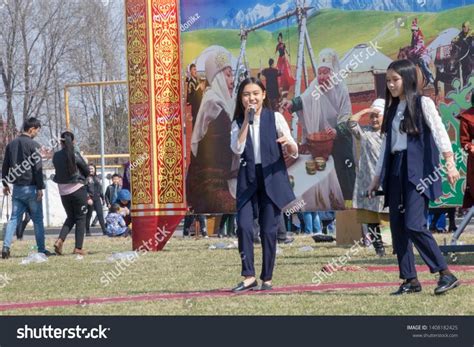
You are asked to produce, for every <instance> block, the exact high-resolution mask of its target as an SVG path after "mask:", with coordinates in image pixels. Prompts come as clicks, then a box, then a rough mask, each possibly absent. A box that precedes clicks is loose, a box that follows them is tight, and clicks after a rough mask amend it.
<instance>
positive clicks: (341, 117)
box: [283, 48, 355, 200]
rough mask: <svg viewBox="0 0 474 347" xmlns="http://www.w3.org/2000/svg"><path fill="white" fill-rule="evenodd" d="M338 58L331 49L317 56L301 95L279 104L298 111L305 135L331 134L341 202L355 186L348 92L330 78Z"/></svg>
mask: <svg viewBox="0 0 474 347" xmlns="http://www.w3.org/2000/svg"><path fill="white" fill-rule="evenodd" d="M339 71H340V66H339V58H338V57H337V53H336V52H335V51H334V50H333V49H331V48H325V49H323V50H322V51H321V52H320V54H319V65H318V75H317V78H315V79H314V80H313V81H312V82H311V84H310V85H309V87H308V88H307V89H306V90H305V91H304V93H303V94H301V96H298V97H296V98H294V99H293V100H292V101H286V102H284V103H283V107H285V108H287V109H288V111H289V112H298V116H299V117H300V119H301V120H302V123H303V124H302V125H303V142H305V141H306V135H307V134H310V133H314V132H320V131H324V130H326V131H327V132H330V133H335V134H337V135H336V139H335V141H334V147H333V150H332V156H333V158H334V165H335V168H336V173H337V178H338V181H339V184H340V186H341V190H342V194H343V196H344V200H351V199H352V194H353V192H354V183H355V161H354V153H353V141H352V134H351V132H350V131H349V130H348V129H347V126H346V122H347V120H348V119H349V117H350V116H351V114H352V107H351V100H350V98H349V90H348V89H347V87H346V84H345V83H344V82H339V80H338V79H336V78H334V77H335V76H336V75H338V74H339Z"/></svg>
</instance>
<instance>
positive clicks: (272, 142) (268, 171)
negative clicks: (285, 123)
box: [237, 108, 295, 210]
mask: <svg viewBox="0 0 474 347" xmlns="http://www.w3.org/2000/svg"><path fill="white" fill-rule="evenodd" d="M238 125H239V128H240V127H241V126H242V121H239V122H238ZM277 138H278V136H277V130H276V126H275V114H274V113H273V111H270V110H269V109H266V108H264V109H263V110H262V113H261V115H260V151H261V158H262V170H263V177H264V181H265V192H266V193H267V195H268V197H269V198H270V199H271V200H272V201H273V203H274V204H275V205H276V206H277V207H278V208H279V209H280V210H282V209H283V208H284V207H285V206H286V205H288V204H289V203H290V202H292V201H293V200H295V194H294V193H293V190H292V189H291V185H290V181H289V179H288V172H287V170H286V165H285V160H284V159H283V152H282V149H281V145H280V144H279V143H277V142H276V140H277ZM256 192H257V179H256V173H255V157H254V153H253V143H252V138H251V136H250V130H249V132H248V133H247V140H246V143H245V149H244V152H243V153H242V155H241V156H240V167H239V174H238V177H237V209H238V210H239V209H240V208H241V207H242V206H243V205H244V204H245V203H246V202H247V201H248V200H249V199H251V198H252V197H253V195H254V194H255V193H256Z"/></svg>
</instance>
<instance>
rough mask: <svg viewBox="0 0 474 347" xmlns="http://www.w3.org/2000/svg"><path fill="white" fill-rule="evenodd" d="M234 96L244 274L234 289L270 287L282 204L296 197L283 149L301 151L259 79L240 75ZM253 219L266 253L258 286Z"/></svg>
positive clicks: (234, 143)
mask: <svg viewBox="0 0 474 347" xmlns="http://www.w3.org/2000/svg"><path fill="white" fill-rule="evenodd" d="M236 100H237V101H236V108H235V112H234V121H233V122H232V130H231V144H230V147H231V149H232V151H233V152H234V153H235V154H237V155H239V156H240V165H239V173H238V176H237V237H238V241H239V252H240V257H241V261H242V273H241V275H242V276H243V277H244V279H243V281H242V282H240V283H239V284H238V285H237V286H236V287H235V288H233V291H234V292H243V291H246V290H249V289H255V288H259V289H260V290H270V289H272V275H273V268H274V265H275V255H276V244H277V228H278V222H279V219H280V216H281V210H282V209H283V208H284V207H285V206H286V205H288V204H289V203H290V202H291V201H293V200H294V199H295V195H294V194H293V190H292V188H291V186H290V182H289V179H288V172H287V170H286V165H285V161H284V158H283V152H284V151H285V152H287V154H288V155H291V156H293V157H297V156H298V146H297V144H296V142H295V140H294V139H293V138H292V137H291V133H290V129H289V127H288V124H287V123H286V120H285V119H284V118H283V116H282V115H281V114H280V113H278V112H273V111H271V109H270V105H269V100H268V98H267V97H266V93H265V87H264V85H263V84H262V82H261V81H260V80H258V79H256V78H253V77H251V78H247V79H245V80H244V81H242V82H241V84H240V86H239V90H238V92H237V99H236ZM252 118H253V120H252ZM255 219H258V223H259V225H260V238H261V240H262V253H263V262H262V272H261V275H260V279H261V280H262V285H261V286H260V287H257V286H258V284H257V280H256V278H255V268H254V261H253V259H254V252H253V228H254V220H255Z"/></svg>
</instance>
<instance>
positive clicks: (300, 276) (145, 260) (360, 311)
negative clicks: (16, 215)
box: [0, 234, 474, 315]
mask: <svg viewBox="0 0 474 347" xmlns="http://www.w3.org/2000/svg"><path fill="white" fill-rule="evenodd" d="M442 237H443V236H440V235H438V236H437V238H438V242H441V240H442ZM47 241H48V245H49V247H50V248H51V249H52V243H53V241H54V239H48V240H47ZM226 241H228V242H231V241H230V240H226ZM463 241H464V242H467V243H474V235H473V234H470V235H466V236H465V237H463ZM217 242H221V240H218V239H214V238H210V239H206V240H204V239H201V240H194V239H181V238H173V239H172V240H171V242H170V243H169V244H168V245H167V246H166V247H165V250H164V251H162V252H157V253H147V254H144V255H141V256H140V257H138V258H137V259H136V261H135V262H133V263H128V264H129V266H127V267H124V269H123V271H121V273H120V275H118V270H117V269H118V268H117V266H116V263H113V262H109V261H107V257H109V256H110V255H111V254H112V253H113V252H123V251H129V250H130V240H126V239H118V240H114V239H109V238H106V237H92V238H87V239H86V242H85V246H84V248H85V249H87V250H88V251H90V252H91V254H90V255H88V256H86V257H84V258H83V259H82V260H78V259H76V257H75V256H73V255H65V256H61V257H51V258H49V261H48V262H46V263H42V264H31V265H20V264H19V263H20V261H21V259H22V258H23V257H25V256H26V255H27V254H28V252H29V250H30V249H31V247H32V246H33V241H22V242H16V243H15V244H14V245H13V248H12V256H13V258H10V259H9V260H3V261H1V262H0V264H1V265H0V266H1V267H0V274H1V275H3V276H6V277H7V278H8V279H9V281H8V282H9V283H8V284H6V283H4V285H2V286H0V306H1V304H2V303H11V302H32V301H41V300H56V299H72V300H74V301H75V302H76V301H77V304H72V305H69V306H64V307H46V308H28V309H17V310H10V311H3V312H2V311H0V314H2V315H470V314H473V313H474V285H472V284H470V285H469V284H465V285H461V286H460V287H459V288H458V289H456V290H453V291H451V292H449V293H448V294H446V295H443V296H434V295H433V288H434V285H425V286H424V287H423V291H422V292H421V293H419V294H413V295H409V296H404V297H390V296H389V295H388V294H389V292H390V291H392V290H394V289H396V285H394V287H391V286H390V287H384V288H365V289H364V288H363V289H351V290H337V291H336V290H333V291H325V292H321V291H319V292H316V291H312V292H305V293H290V294H264V295H240V296H239V295H230V294H229V296H227V295H226V296H224V297H204V298H186V299H176V300H171V299H170V300H150V301H138V302H122V303H106V304H88V301H89V300H90V299H92V298H96V297H113V296H127V295H140V294H151V293H153V294H155V293H182V292H191V291H192V292H194V291H211V290H218V289H227V288H231V287H232V286H234V285H235V284H236V283H237V282H239V281H240V279H241V277H240V276H239V274H240V263H239V254H238V251H237V250H235V249H233V250H210V249H208V248H209V245H211V244H215V243H217ZM73 244H74V242H73V239H68V240H67V242H66V246H65V252H66V253H69V254H70V253H71V252H72V248H73ZM308 245H310V246H313V248H314V250H313V251H308V252H303V251H301V247H303V246H308ZM280 248H281V251H282V252H281V254H279V255H278V256H277V265H276V269H275V273H274V285H275V287H279V286H288V285H303V284H311V283H312V279H313V277H314V272H315V271H319V270H320V269H321V267H322V266H323V265H325V264H327V263H328V262H330V261H331V259H332V258H335V257H338V256H341V255H343V254H345V253H346V252H347V251H348V250H349V248H348V247H337V246H336V245H335V244H315V243H314V242H313V241H312V239H310V238H308V237H304V236H297V237H296V241H295V242H294V243H293V244H291V245H285V246H281V247H280ZM387 251H388V253H390V254H391V248H388V250H387ZM255 258H256V269H257V270H259V268H260V266H261V263H260V258H261V249H260V247H257V249H256V257H255ZM417 262H418V263H419V264H421V260H420V259H419V258H417ZM449 262H450V263H451V264H452V263H453V259H449ZM456 264H458V265H474V255H472V254H458V255H457V259H456ZM348 265H351V266H358V267H361V269H360V271H338V272H336V273H334V274H333V275H332V276H331V277H330V278H329V279H328V280H327V281H326V282H324V284H329V283H343V282H344V283H357V282H382V283H383V282H385V283H386V282H393V283H394V284H395V283H397V282H398V273H397V272H382V271H376V272H373V271H372V272H369V271H364V267H365V266H377V265H396V259H395V257H394V256H392V255H389V256H387V257H385V258H378V257H376V256H375V255H374V252H373V250H371V249H364V250H363V251H361V252H359V253H358V254H357V255H355V256H353V257H352V258H351V260H350V261H349V263H348ZM110 271H114V272H115V273H116V274H117V278H116V279H115V280H113V282H112V283H111V284H109V285H107V286H105V285H104V283H105V282H106V281H104V280H103V278H104V277H103V276H104V273H105V272H110ZM419 275H420V276H419V277H420V279H421V280H422V281H426V280H435V279H436V276H435V275H432V274H429V273H428V272H421V273H420V274H419ZM457 275H458V277H459V278H460V279H461V280H474V271H472V270H471V271H463V272H457ZM101 278H102V281H101ZM1 287H3V288H1Z"/></svg>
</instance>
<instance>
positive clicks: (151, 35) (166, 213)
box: [126, 0, 186, 250]
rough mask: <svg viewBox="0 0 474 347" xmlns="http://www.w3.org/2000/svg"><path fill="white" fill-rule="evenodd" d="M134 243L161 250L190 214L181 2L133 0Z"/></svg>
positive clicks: (129, 10) (129, 14) (129, 21)
mask: <svg viewBox="0 0 474 347" xmlns="http://www.w3.org/2000/svg"><path fill="white" fill-rule="evenodd" d="M126 27H127V64H128V84H129V103H130V124H129V125H130V161H131V186H132V219H133V248H134V249H139V248H140V247H142V248H143V247H145V248H147V249H151V250H160V249H162V248H163V247H164V245H165V244H166V242H167V241H168V239H169V238H170V237H171V235H172V233H173V232H174V230H175V228H176V226H177V224H178V223H179V221H180V220H181V219H182V217H183V216H184V214H185V213H186V202H185V195H184V159H183V158H184V152H183V125H182V104H181V81H180V56H179V54H180V46H179V39H180V37H179V34H180V32H179V16H178V3H177V2H176V1H174V0H173V1H169V0H127V1H126Z"/></svg>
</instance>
